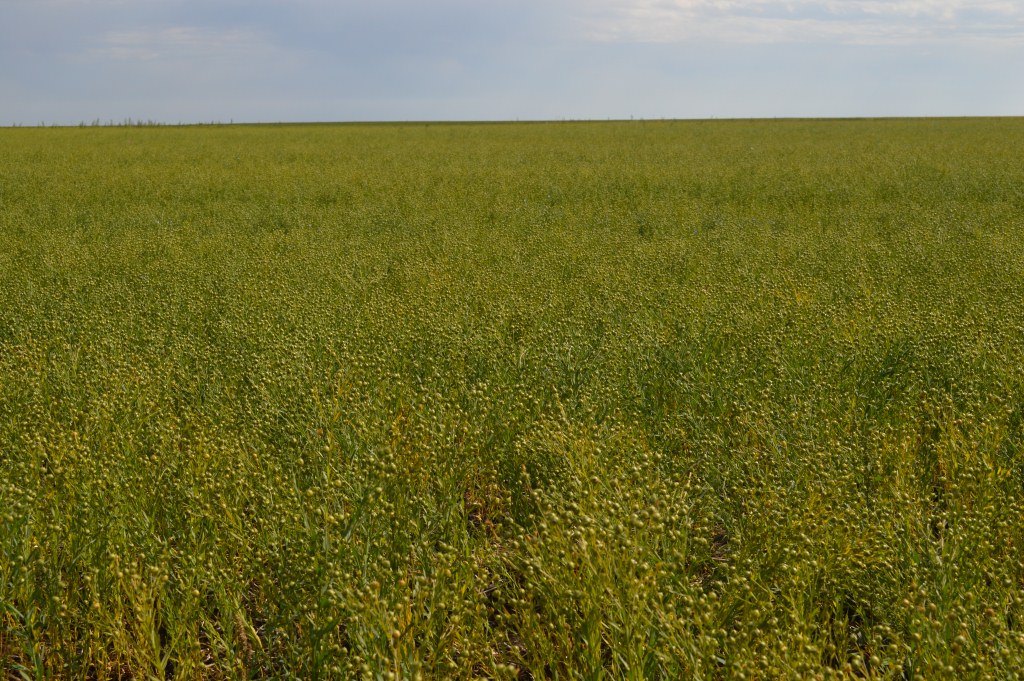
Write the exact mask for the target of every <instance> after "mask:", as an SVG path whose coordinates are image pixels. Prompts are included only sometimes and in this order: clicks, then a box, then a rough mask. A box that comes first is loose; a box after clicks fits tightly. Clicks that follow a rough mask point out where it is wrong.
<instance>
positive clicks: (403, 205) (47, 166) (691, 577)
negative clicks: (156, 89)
mask: <svg viewBox="0 0 1024 681" xmlns="http://www.w3.org/2000/svg"><path fill="white" fill-rule="evenodd" d="M1022 676H1024V119H944V120H924V119H922V120H843V121H798V120H788V121H703V122H701V121H692V122H680V121H664V122H660V121H659V122H653V121H648V122H641V121H636V122H610V123H550V124H540V123H538V124H478V125H468V124H452V125H447V124H429V125H424V124H403V125H295V126H223V127H216V126H209V127H185V128H178V127H166V128H163V127H156V128H126V127H122V128H95V129H93V128H84V129H78V128H62V129H5V130H0V678H3V679H8V678H10V679H46V678H53V679H83V680H97V681H98V680H106V679H138V680H140V681H141V680H144V679H145V680H151V679H160V680H163V679H241V678H254V679H264V678H275V679H304V680H313V681H316V680H321V679H349V678H358V679H382V680H383V679H388V680H390V679H469V678H495V679H517V680H525V679H536V680H538V681H539V680H541V679H601V678H609V679H666V680H668V679H704V680H717V679H722V680H725V679H751V680H752V679H839V678H868V679H900V680H904V679H905V680H908V681H909V680H911V679H929V680H931V679H1020V678H1022Z"/></svg>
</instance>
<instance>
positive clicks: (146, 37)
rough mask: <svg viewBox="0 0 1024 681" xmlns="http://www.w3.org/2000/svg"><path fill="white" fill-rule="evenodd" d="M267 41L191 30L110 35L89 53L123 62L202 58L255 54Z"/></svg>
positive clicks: (238, 32)
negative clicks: (239, 53)
mask: <svg viewBox="0 0 1024 681" xmlns="http://www.w3.org/2000/svg"><path fill="white" fill-rule="evenodd" d="M265 43H266V41H265V40H264V39H262V38H261V36H259V35H258V34H256V33H255V32H253V31H248V30H243V29H227V30H214V29H209V28H199V27H194V26H171V27H166V28H160V29H141V30H131V31H111V32H108V33H106V34H104V35H102V36H100V38H99V40H98V42H97V44H95V45H93V46H92V47H90V48H89V49H88V54H89V55H90V56H98V57H108V58H112V59H125V60H153V59H162V58H173V57H186V58H193V57H204V56H211V55H223V54H226V53H237V52H248V51H254V50H258V49H259V48H260V47H261V46H262V45H265Z"/></svg>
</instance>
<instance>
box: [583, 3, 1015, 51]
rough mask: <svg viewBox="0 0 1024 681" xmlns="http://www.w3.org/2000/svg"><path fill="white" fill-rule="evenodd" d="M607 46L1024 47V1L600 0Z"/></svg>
mask: <svg viewBox="0 0 1024 681" xmlns="http://www.w3.org/2000/svg"><path fill="white" fill-rule="evenodd" d="M591 8H592V9H591V10H590V11H589V12H588V13H587V14H586V16H584V18H583V22H584V26H585V31H586V34H587V36H588V37H589V38H590V39H592V40H596V41H602V42H633V43H674V42H710V43H726V44H728V43H740V44H777V43H812V42H829V43H834V44H835V43H838V44H847V45H915V44H929V43H931V44H942V43H946V44H949V43H957V44H966V43H974V44H978V43H987V44H993V45H994V44H1011V45H1020V44H1024V3H1020V2H1008V1H1005V0H979V1H973V2H968V1H967V0H842V1H841V0H742V1H741V0H604V1H603V2H602V1H601V0H598V2H596V3H594V4H592V5H591Z"/></svg>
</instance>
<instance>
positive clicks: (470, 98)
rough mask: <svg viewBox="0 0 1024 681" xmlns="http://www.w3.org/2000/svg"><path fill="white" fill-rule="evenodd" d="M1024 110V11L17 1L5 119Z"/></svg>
mask: <svg viewBox="0 0 1024 681" xmlns="http://www.w3.org/2000/svg"><path fill="white" fill-rule="evenodd" d="M965 115H966V116H973V115H1024V0H972V1H968V0H373V1H369V0H367V1H356V0H286V1H282V0H0V125H10V124H21V125H37V124H40V123H43V124H78V123H79V122H86V123H89V122H91V121H93V120H96V119H99V120H100V121H101V122H107V121H123V120H125V119H127V118H131V119H136V120H154V121H160V122H164V123H179V122H181V123H193V122H208V121H220V122H229V121H235V122H258V121H368V120H379V121H396V120H516V119H520V120H529V119H546V120H552V119H553V120H559V119H606V118H619V119H622V118H630V117H635V118H750V117H791V116H798V117H804V116H807V117H819V116H828V117H833V116H836V117H845V116H965Z"/></svg>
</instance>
